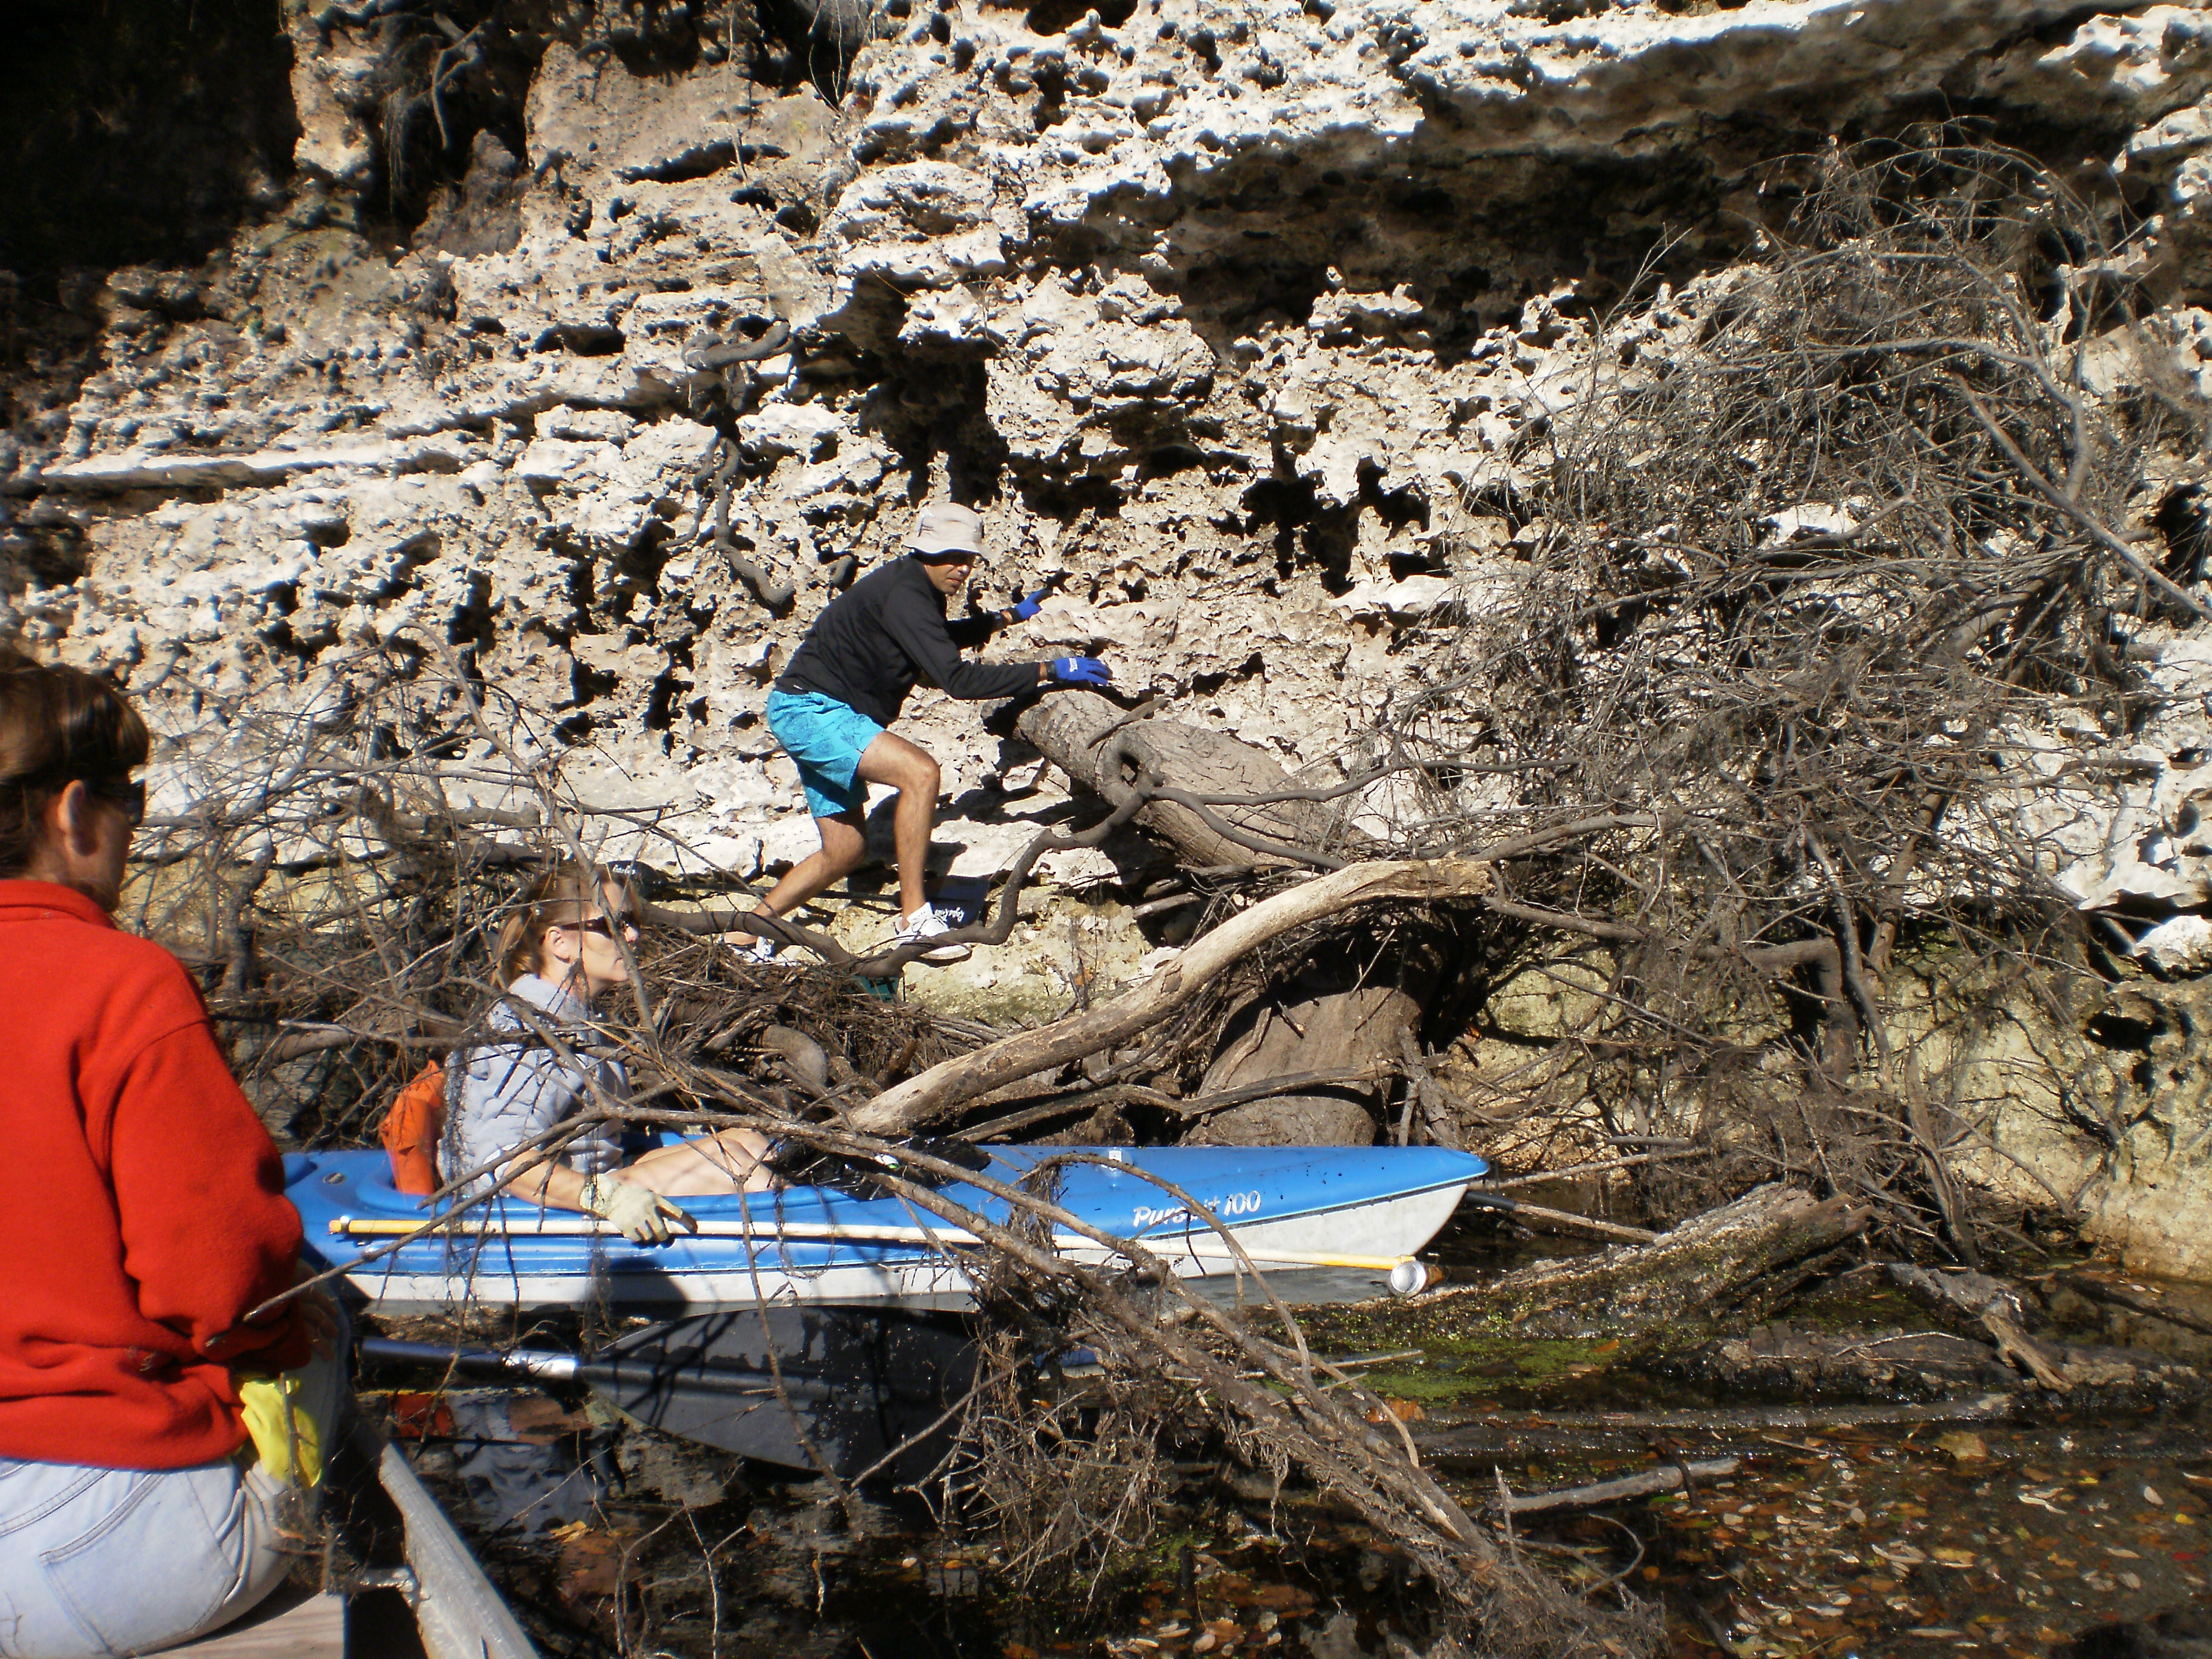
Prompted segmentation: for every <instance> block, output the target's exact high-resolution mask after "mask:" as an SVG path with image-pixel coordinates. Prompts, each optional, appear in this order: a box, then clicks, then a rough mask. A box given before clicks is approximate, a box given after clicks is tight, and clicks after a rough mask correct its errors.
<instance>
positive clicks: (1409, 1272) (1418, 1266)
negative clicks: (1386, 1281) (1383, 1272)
mask: <svg viewBox="0 0 2212 1659" xmlns="http://www.w3.org/2000/svg"><path fill="white" fill-rule="evenodd" d="M1433 1282H1434V1276H1433V1275H1432V1274H1431V1273H1430V1272H1429V1268H1428V1265H1427V1264H1426V1263H1425V1262H1420V1261H1414V1260H1413V1258H1412V1257H1411V1256H1407V1258H1406V1260H1404V1261H1401V1262H1400V1263H1399V1264H1398V1265H1397V1266H1396V1267H1393V1268H1391V1269H1390V1294H1391V1295H1393V1296H1419V1294H1420V1293H1421V1292H1422V1291H1425V1290H1426V1289H1428V1287H1429V1286H1430V1285H1431V1283H1433Z"/></svg>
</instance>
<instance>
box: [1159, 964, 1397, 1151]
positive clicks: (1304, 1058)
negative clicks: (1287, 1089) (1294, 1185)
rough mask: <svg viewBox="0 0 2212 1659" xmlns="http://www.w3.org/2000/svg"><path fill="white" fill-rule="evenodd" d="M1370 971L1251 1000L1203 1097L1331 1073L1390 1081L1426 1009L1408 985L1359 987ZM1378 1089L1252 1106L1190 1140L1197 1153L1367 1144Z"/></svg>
mask: <svg viewBox="0 0 2212 1659" xmlns="http://www.w3.org/2000/svg"><path fill="white" fill-rule="evenodd" d="M1365 965H1366V964H1365V962H1364V959H1361V960H1354V961H1352V962H1350V963H1346V964H1343V965H1342V966H1341V968H1340V970H1338V971H1334V972H1324V971H1321V970H1319V969H1310V970H1309V971H1308V972H1307V973H1306V974H1304V975H1301V976H1300V977H1299V978H1298V979H1297V980H1296V981H1293V982H1292V983H1291V984H1289V985H1287V986H1284V987H1279V988H1277V987H1268V988H1267V989H1266V990H1263V991H1262V992H1261V993H1260V994H1257V995H1255V996H1253V997H1250V998H1249V999H1247V1000H1245V1002H1244V1003H1243V1005H1242V1006H1239V1007H1237V1009H1235V1010H1234V1011H1232V1012H1231V1015H1230V1018H1229V1025H1228V1029H1227V1030H1226V1031H1225V1033H1224V1034H1223V1038H1222V1042H1221V1046H1220V1047H1219V1048H1218V1049H1216V1050H1215V1051H1214V1055H1213V1059H1212V1063H1211V1064H1210V1065H1208V1066H1207V1067H1206V1076H1205V1079H1203V1081H1201V1082H1200V1085H1199V1091H1200V1093H1201V1094H1207V1095H1213V1094H1220V1093H1222V1092H1224V1091H1227V1090H1231V1089H1237V1088H1241V1087H1245V1086H1248V1085H1252V1084H1255V1083H1258V1082H1261V1081H1262V1080H1263V1079H1267V1078H1274V1077H1294V1076H1297V1075H1298V1074H1299V1073H1311V1072H1318V1071H1326V1070H1328V1069H1329V1068H1331V1067H1336V1068H1340V1069H1344V1070H1356V1071H1360V1072H1364V1073H1368V1074H1370V1075H1372V1076H1376V1077H1381V1078H1387V1077H1388V1076H1389V1074H1390V1073H1392V1072H1394V1071H1395V1070H1396V1069H1397V1068H1398V1067H1399V1066H1402V1065H1403V1064H1404V1061H1403V1060H1401V1058H1400V1050H1401V1047H1402V1043H1403V1037H1404V1034H1405V1033H1406V1032H1407V1031H1410V1030H1413V1029H1415V1028H1416V1026H1417V1024H1418V1022H1419V1019H1420V1018H1421V1004H1420V1000H1419V998H1418V997H1416V996H1415V995H1414V994H1413V992H1412V991H1410V990H1408V989H1407V988H1406V987H1402V986H1399V985H1392V984H1388V983H1385V984H1380V985H1362V984H1359V983H1358V980H1359V978H1360V976H1361V970H1362V969H1364V967H1365ZM1422 988H1426V982H1425V981H1424V982H1423V987H1422ZM1387 1086H1388V1085H1387V1084H1385V1085H1381V1087H1382V1088H1383V1089H1387ZM1377 1092H1378V1085H1375V1084H1367V1085H1361V1086H1358V1087H1357V1088H1353V1087H1344V1088H1338V1089H1327V1090H1318V1091H1313V1092H1310V1093H1301V1094H1285V1095H1279V1096H1277V1097H1274V1098H1273V1099H1272V1100H1255V1101H1254V1102H1252V1103H1250V1104H1249V1105H1246V1106H1238V1107H1234V1108H1232V1109H1230V1110H1228V1111H1225V1112H1222V1113H1220V1114H1218V1115H1215V1116H1212V1117H1209V1118H1208V1119H1206V1121H1203V1122H1202V1123H1200V1125H1199V1126H1198V1127H1197V1128H1196V1130H1194V1132H1193V1133H1191V1134H1189V1135H1188V1136H1186V1137H1185V1140H1186V1143H1187V1144H1188V1145H1191V1146H1372V1145H1373V1144H1374V1142H1375V1129H1376V1121H1375V1117H1374V1113H1373V1099H1374V1097H1375V1096H1376V1093H1377Z"/></svg>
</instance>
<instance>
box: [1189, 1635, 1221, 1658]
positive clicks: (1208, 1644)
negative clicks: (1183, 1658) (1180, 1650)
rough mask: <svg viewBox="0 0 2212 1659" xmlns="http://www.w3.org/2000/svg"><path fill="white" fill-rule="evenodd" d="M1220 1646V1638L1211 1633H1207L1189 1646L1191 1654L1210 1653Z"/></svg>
mask: <svg viewBox="0 0 2212 1659" xmlns="http://www.w3.org/2000/svg"><path fill="white" fill-rule="evenodd" d="M1220 1645H1221V1638H1219V1637H1218V1636H1216V1635H1215V1634H1214V1633H1213V1632H1212V1631H1207V1632H1205V1633H1204V1634H1203V1635H1201V1636H1200V1638H1198V1640H1196V1641H1195V1642H1193V1643H1192V1644H1190V1650H1191V1651H1192V1652H1193V1653H1211V1652H1212V1651H1213V1650H1214V1649H1216V1648H1218V1647H1219V1646H1220Z"/></svg>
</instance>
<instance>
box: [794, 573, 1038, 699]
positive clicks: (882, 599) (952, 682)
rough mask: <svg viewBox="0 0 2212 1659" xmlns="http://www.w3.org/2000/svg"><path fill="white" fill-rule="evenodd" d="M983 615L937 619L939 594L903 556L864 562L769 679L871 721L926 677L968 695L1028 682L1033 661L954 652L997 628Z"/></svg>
mask: <svg viewBox="0 0 2212 1659" xmlns="http://www.w3.org/2000/svg"><path fill="white" fill-rule="evenodd" d="M998 626H999V624H998V622H997V620H996V619H995V618H994V617H962V618H961V619H960V620H959V621H957V622H947V621H946V620H945V595H944V594H942V593H940V592H938V591H937V586H936V585H935V584H934V583H933V582H932V581H931V580H929V573H928V572H927V570H925V569H924V568H922V564H921V560H919V559H916V558H914V557H912V556H901V557H899V558H896V559H893V560H892V561H891V562H890V563H889V564H887V565H884V567H883V568H881V569H878V570H872V571H870V572H869V573H868V574H866V575H865V576H863V577H861V578H860V580H858V581H856V582H854V584H853V585H852V586H850V587H848V588H847V589H846V590H845V591H844V592H842V593H840V594H839V595H838V596H837V597H836V599H832V600H830V601H829V605H826V606H825V607H824V608H823V612H822V614H821V615H820V616H818V617H816V618H815V619H814V625H813V627H811V628H810V629H807V630H806V637H805V639H804V640H802V641H799V650H798V653H797V654H795V655H794V656H793V658H792V659H791V662H790V664H789V665H788V666H787V667H786V668H785V669H784V671H783V673H782V674H781V677H780V678H778V679H777V680H776V683H775V684H776V689H777V690H781V691H818V692H820V693H821V694H822V695H823V696H825V697H835V698H836V700H837V701H838V702H842V703H844V704H846V705H847V706H848V707H849V708H857V709H859V710H860V712H861V713H862V714H866V716H867V717H868V718H869V719H870V720H873V721H875V722H876V724H877V725H878V726H889V725H890V723H891V722H892V721H893V720H896V719H897V718H898V714H899V710H900V708H902V707H903V706H904V705H905V702H906V699H907V694H908V692H910V691H912V690H914V688H915V682H916V681H918V680H927V681H928V682H929V683H930V684H932V685H934V686H935V687H937V688H938V690H940V691H943V692H945V694H946V695H947V696H954V697H958V698H961V699H962V700H963V701H965V702H986V701H988V700H989V699H991V698H994V697H1011V696H1014V695H1016V694H1017V693H1018V692H1022V691H1028V690H1033V689H1035V687H1036V684H1038V680H1037V665H1036V664H1035V663H1033V662H1006V663H999V662H990V663H976V662H966V661H963V660H962V659H961V655H960V653H961V652H962V651H963V650H967V649H972V648H973V647H976V646H979V645H981V644H982V643H983V642H984V641H986V640H987V639H989V638H990V637H991V635H993V634H994V633H995V632H997V630H998Z"/></svg>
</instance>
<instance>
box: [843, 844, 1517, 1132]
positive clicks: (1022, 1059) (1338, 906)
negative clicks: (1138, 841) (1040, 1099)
mask: <svg viewBox="0 0 2212 1659" xmlns="http://www.w3.org/2000/svg"><path fill="white" fill-rule="evenodd" d="M1490 884H1491V870H1490V866H1489V864H1488V863H1487V862H1486V861H1484V860H1477V859H1392V860H1377V861H1376V862H1373V863H1369V864H1355V865H1352V866H1350V867H1349V868H1348V869H1343V870H1338V871H1334V872H1331V873H1329V874H1328V875H1326V876H1321V877H1317V878H1315V879H1314V880H1312V881H1310V882H1307V883H1305V884H1303V885H1302V886H1297V887H1293V888H1291V890H1289V891H1288V892H1285V893H1278V894H1277V895H1275V896H1274V897H1273V898H1271V899H1268V900H1266V901H1265V902H1261V903H1259V904H1255V905H1254V906H1253V907H1252V908H1250V909H1249V910H1247V911H1245V912H1243V914H1242V915H1237V916H1232V917H1231V918H1230V919H1229V920H1228V921H1225V922H1224V923H1222V924H1221V926H1220V927H1217V928H1215V929H1214V930H1213V931H1212V933H1206V934H1204V935H1202V936H1201V937H1200V938H1199V939H1195V940H1194V941H1193V942H1192V943H1191V944H1190V945H1187V946H1186V947H1184V949H1183V951H1182V953H1181V954H1180V955H1179V956H1178V957H1176V960H1175V961H1173V962H1171V963H1167V964H1166V965H1165V966H1164V967H1162V968H1161V969H1159V970H1158V972H1156V973H1154V974H1152V975H1151V976H1150V977H1148V978H1146V980H1144V981H1141V982H1140V983H1139V984H1138V985H1137V986H1135V987H1133V988H1132V989H1131V990H1128V991H1127V992H1125V993H1123V994H1121V996H1119V997H1116V998H1115V999H1114V1000H1112V1001H1111V1002H1107V1003H1102V1004H1100V1005H1099V1006H1097V1007H1095V1008H1091V1009H1089V1010H1087V1011H1085V1012H1082V1013H1078V1014H1071V1015H1069V1016H1068V1017H1067V1018H1065V1019H1059V1020H1054V1022H1053V1023H1052V1024H1049V1025H1042V1026H1039V1027H1038V1028H1037V1029H1036V1030H1033V1031H1018V1032H1016V1033H1015V1034H1014V1035H1013V1036H1009V1037H1003V1038H1001V1039H1000V1041H998V1042H994V1043H989V1044H987V1045H986V1046H985V1047H983V1048H978V1049H976V1050H975V1051H974V1052H973V1053H972V1054H957V1055H955V1056H954V1057H953V1058H952V1059H951V1060H940V1061H939V1062H938V1063H937V1064H936V1065H934V1066H931V1067H930V1068H929V1069H928V1070H927V1071H926V1072H924V1073H921V1075H920V1076H919V1077H913V1078H908V1079H907V1080H906V1081H905V1082H903V1083H901V1084H898V1085H896V1086H894V1087H892V1088H890V1089H886V1090H885V1091H884V1092H883V1093H882V1094H879V1095H878V1096H877V1097H875V1098H874V1099H873V1100H871V1101H869V1102H868V1103H866V1105H864V1106H862V1107H860V1109H857V1110H856V1111H854V1114H853V1115H852V1118H851V1126H852V1127H854V1128H855V1129H857V1130H859V1131H860V1132H861V1133H864V1134H878V1135H884V1134H897V1133H902V1132H904V1131H906V1130H908V1129H911V1128H913V1127H915V1126H917V1125H919V1124H921V1123H926V1122H927V1121H929V1120H930V1119H932V1118H933V1117H936V1116H937V1115H939V1114H940V1113H943V1112H946V1111H949V1110H951V1109H952V1108H953V1107H955V1106H957V1105H959V1104H961V1103H963V1102H964V1101H969V1100H973V1099H974V1098H975V1097H976V1096H978V1095H981V1094H983V1093H985V1092H987V1091H989V1090H992V1089H995V1088H997V1087H998V1086H999V1085H1001V1084H1005V1083H1011V1082H1012V1081H1013V1080H1014V1079H1017V1078H1025V1077H1031V1076H1034V1075H1035V1074H1036V1073H1039V1072H1043V1071H1048V1070H1050V1069H1052V1068H1054V1067H1055V1066H1065V1065H1066V1064H1067V1062H1068V1061H1070V1060H1080V1059H1082V1058H1083V1057H1084V1056H1085V1054H1096V1053H1097V1052H1098V1051H1099V1050H1100V1049H1102V1048H1109V1047H1110V1046H1112V1045H1114V1044H1115V1043H1119V1042H1127V1041H1128V1040H1129V1039H1130V1038H1131V1037H1133V1036H1137V1035H1138V1034H1139V1032H1142V1031H1144V1030H1147V1029H1149V1028H1150V1027H1152V1025H1154V1024H1158V1022H1159V1021H1160V1020H1161V1019H1163V1018H1165V1017H1166V1016H1167V1015H1168V1014H1170V1013H1171V1012H1174V1011H1175V1010H1176V1008H1178V1007H1180V1006H1182V1004H1183V1003H1184V1002H1186V1001H1188V1000H1189V999H1190V998H1191V997H1193V996H1194V995H1196V994H1197V993H1198V992H1199V990H1200V988H1201V987H1203V986H1205V985H1206V983H1207V982H1208V981H1211V980H1212V978H1213V977H1214V976H1215V975H1218V974H1219V973H1221V972H1222V971H1223V970H1224V969H1227V968H1228V967H1230V966H1231V964H1232V963H1236V962H1237V960H1239V959H1240V958H1241V957H1244V956H1246V955H1247V954H1249V952H1251V951H1254V950H1256V949H1257V948H1258V947H1260V946H1261V945H1265V944H1266V943H1267V941H1268V940H1269V939H1275V938H1278V937H1279V936H1280V935H1282V934H1284V933H1289V932H1291V930H1292V929H1293V928H1297V927H1304V926H1305V925H1306V924H1307V923H1309V922H1313V921H1320V920H1322V918H1323V917H1326V916H1334V915H1342V914H1343V913H1344V912H1346V911H1347V910H1350V909H1352V908H1354V907H1356V906H1358V905H1362V904H1374V903H1378V902H1383V901H1385V900H1392V899H1395V900H1402V901H1407V902H1413V903H1418V904H1436V903H1442V902H1449V901H1451V900H1455V899H1470V898H1474V897H1475V896H1478V895H1480V894H1482V893H1485V892H1487V891H1488V890H1490Z"/></svg>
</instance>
